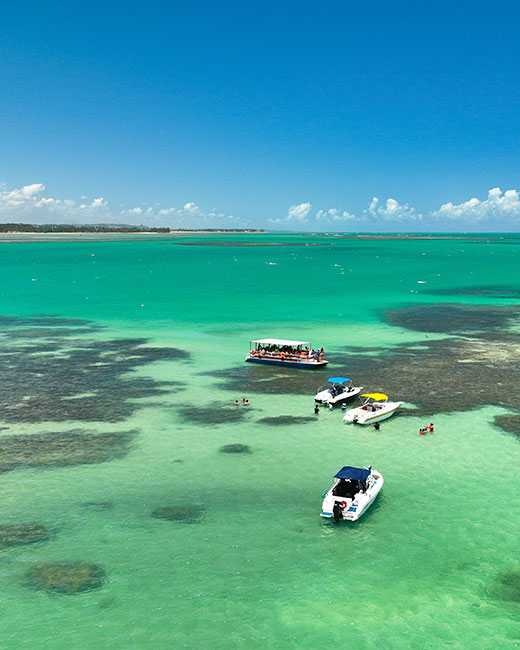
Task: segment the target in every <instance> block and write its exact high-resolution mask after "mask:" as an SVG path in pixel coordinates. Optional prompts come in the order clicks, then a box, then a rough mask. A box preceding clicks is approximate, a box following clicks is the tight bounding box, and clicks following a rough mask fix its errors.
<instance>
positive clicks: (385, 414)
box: [343, 393, 402, 424]
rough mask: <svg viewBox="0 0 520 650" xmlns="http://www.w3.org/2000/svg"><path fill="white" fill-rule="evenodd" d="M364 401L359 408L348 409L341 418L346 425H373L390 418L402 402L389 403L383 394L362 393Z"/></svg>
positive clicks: (386, 396)
mask: <svg viewBox="0 0 520 650" xmlns="http://www.w3.org/2000/svg"><path fill="white" fill-rule="evenodd" d="M361 397H364V398H365V401H364V402H363V404H361V406H358V407H357V408H354V409H349V410H348V411H347V412H346V413H345V415H344V416H343V421H344V422H346V423H348V424H374V423H375V422H381V420H386V419H387V418H389V417H391V416H392V415H393V414H394V413H395V412H396V411H397V409H398V408H399V407H400V406H401V405H402V402H389V401H388V395H385V394H384V393H364V394H363V395H361Z"/></svg>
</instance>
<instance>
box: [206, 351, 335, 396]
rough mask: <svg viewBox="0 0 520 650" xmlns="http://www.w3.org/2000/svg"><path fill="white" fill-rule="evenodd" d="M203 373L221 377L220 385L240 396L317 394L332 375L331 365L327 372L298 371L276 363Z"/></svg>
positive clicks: (244, 365) (251, 364) (252, 364)
mask: <svg viewBox="0 0 520 650" xmlns="http://www.w3.org/2000/svg"><path fill="white" fill-rule="evenodd" d="M334 358H336V355H334ZM334 368H336V365H334ZM203 374H205V375H207V376H210V377H214V378H216V379H220V380H222V383H221V385H220V388H223V389H224V390H229V391H233V392H234V393H235V394H238V395H240V394H244V393H245V394H246V395H247V394H248V393H250V392H253V393H263V394H266V395H279V394H288V395H304V394H312V395H314V394H315V393H316V388H317V387H318V386H319V385H320V384H324V383H325V382H326V379H327V377H329V376H330V368H329V370H328V371H319V370H313V371H312V372H311V371H304V370H300V371H296V372H295V371H294V370H293V371H291V370H287V369H285V368H277V367H275V366H262V365H257V364H254V363H244V364H243V365H241V366H235V367H232V368H223V369H221V370H215V371H212V372H208V373H203ZM313 391H314V392H313Z"/></svg>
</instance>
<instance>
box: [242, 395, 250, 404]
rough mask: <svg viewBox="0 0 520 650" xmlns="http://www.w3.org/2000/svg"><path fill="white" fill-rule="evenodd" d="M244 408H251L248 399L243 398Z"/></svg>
mask: <svg viewBox="0 0 520 650" xmlns="http://www.w3.org/2000/svg"><path fill="white" fill-rule="evenodd" d="M242 406H249V400H248V399H247V397H242Z"/></svg>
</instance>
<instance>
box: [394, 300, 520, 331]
mask: <svg viewBox="0 0 520 650" xmlns="http://www.w3.org/2000/svg"><path fill="white" fill-rule="evenodd" d="M519 318H520V307H516V306H507V307H496V306H494V305H464V304H444V305H443V304H439V305H413V306H410V307H404V308H400V309H389V310H387V311H386V312H385V320H386V322H388V323H389V324H390V325H395V326H397V327H404V328H406V329H409V330H414V331H416V332H442V333H444V334H461V333H465V332H484V331H486V330H490V329H491V330H496V329H501V328H506V327H508V326H510V325H511V324H512V323H513V321H514V320H518V319H519Z"/></svg>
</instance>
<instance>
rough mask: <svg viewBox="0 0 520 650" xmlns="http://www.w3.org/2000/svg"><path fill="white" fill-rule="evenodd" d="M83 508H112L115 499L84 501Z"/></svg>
mask: <svg viewBox="0 0 520 650" xmlns="http://www.w3.org/2000/svg"><path fill="white" fill-rule="evenodd" d="M80 505H81V507H82V508H88V509H89V510H112V508H113V507H114V502H113V501H83V503H81V504H80Z"/></svg>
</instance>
